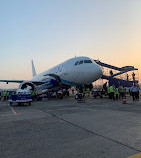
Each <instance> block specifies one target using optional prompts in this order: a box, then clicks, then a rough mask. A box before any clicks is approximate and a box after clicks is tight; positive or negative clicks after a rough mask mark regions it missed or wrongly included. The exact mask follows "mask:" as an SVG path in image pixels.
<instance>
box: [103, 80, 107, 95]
mask: <svg viewBox="0 0 141 158" xmlns="http://www.w3.org/2000/svg"><path fill="white" fill-rule="evenodd" d="M103 89H104V90H105V92H106V93H107V82H106V83H104V85H103Z"/></svg>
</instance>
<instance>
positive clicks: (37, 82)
mask: <svg viewBox="0 0 141 158" xmlns="http://www.w3.org/2000/svg"><path fill="white" fill-rule="evenodd" d="M24 81H25V80H0V82H6V83H7V84H8V83H9V82H11V83H22V82H24ZM30 82H32V83H35V84H44V83H45V82H44V81H30Z"/></svg>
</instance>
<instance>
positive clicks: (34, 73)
mask: <svg viewBox="0 0 141 158" xmlns="http://www.w3.org/2000/svg"><path fill="white" fill-rule="evenodd" d="M31 64H32V76H33V77H34V76H36V70H35V67H34V63H33V60H31Z"/></svg>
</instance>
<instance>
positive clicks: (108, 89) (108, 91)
mask: <svg viewBox="0 0 141 158" xmlns="http://www.w3.org/2000/svg"><path fill="white" fill-rule="evenodd" d="M107 94H108V97H109V99H111V96H110V87H108V88H107Z"/></svg>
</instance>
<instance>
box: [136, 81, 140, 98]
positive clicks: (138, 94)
mask: <svg viewBox="0 0 141 158" xmlns="http://www.w3.org/2000/svg"><path fill="white" fill-rule="evenodd" d="M136 89H137V92H136V100H137V101H139V96H140V87H139V85H138V84H137V87H136Z"/></svg>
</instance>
